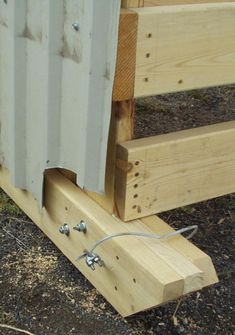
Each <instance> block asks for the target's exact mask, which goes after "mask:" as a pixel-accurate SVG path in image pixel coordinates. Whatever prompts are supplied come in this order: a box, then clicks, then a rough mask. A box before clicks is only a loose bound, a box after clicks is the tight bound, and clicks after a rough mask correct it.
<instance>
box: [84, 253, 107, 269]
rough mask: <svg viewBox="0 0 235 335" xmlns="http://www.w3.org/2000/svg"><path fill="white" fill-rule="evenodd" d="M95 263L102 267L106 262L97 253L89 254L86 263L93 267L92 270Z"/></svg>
mask: <svg viewBox="0 0 235 335" xmlns="http://www.w3.org/2000/svg"><path fill="white" fill-rule="evenodd" d="M95 264H98V265H99V266H100V267H102V266H103V265H104V262H103V261H102V259H101V258H100V256H99V255H97V254H87V255H86V265H87V266H88V267H89V268H91V270H92V271H94V270H95Z"/></svg>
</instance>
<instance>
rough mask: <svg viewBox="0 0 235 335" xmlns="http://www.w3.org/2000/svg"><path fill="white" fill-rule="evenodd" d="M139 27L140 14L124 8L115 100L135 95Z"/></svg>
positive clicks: (126, 98) (121, 21)
mask: <svg viewBox="0 0 235 335" xmlns="http://www.w3.org/2000/svg"><path fill="white" fill-rule="evenodd" d="M137 28H138V14H137V13H135V12H133V11H129V10H122V11H121V14H120V22H119V40H118V51H117V63H116V73H115V79H114V89H113V100H114V101H123V100H128V99H132V98H133V97H134V85H135V61H136V46H137Z"/></svg>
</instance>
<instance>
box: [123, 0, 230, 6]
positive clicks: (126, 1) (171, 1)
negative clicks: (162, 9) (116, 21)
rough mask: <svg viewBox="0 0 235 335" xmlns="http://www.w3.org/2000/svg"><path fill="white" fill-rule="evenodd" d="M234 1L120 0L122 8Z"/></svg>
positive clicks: (228, 0)
mask: <svg viewBox="0 0 235 335" xmlns="http://www.w3.org/2000/svg"><path fill="white" fill-rule="evenodd" d="M234 1H235V0H122V7H123V8H133V7H134V8H137V7H153V6H169V5H170V6H172V5H191V4H200V3H216V2H234Z"/></svg>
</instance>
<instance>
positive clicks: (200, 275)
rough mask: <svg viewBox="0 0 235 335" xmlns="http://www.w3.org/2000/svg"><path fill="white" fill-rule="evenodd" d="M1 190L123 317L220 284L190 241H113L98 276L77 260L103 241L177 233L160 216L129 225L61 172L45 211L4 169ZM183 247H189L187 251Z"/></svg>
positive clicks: (53, 176)
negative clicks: (80, 226) (81, 227)
mask: <svg viewBox="0 0 235 335" xmlns="http://www.w3.org/2000/svg"><path fill="white" fill-rule="evenodd" d="M0 185H1V187H2V188H3V189H4V190H5V191H6V192H7V193H8V194H9V195H10V196H11V198H12V199H13V200H14V201H15V202H16V203H17V204H18V205H19V206H20V207H21V208H22V209H23V210H24V211H25V213H26V214H27V215H29V216H30V217H31V218H32V219H33V220H34V222H35V223H36V224H37V225H38V226H39V228H40V229H42V231H43V232H44V233H45V234H46V235H47V236H48V237H49V238H50V239H51V240H52V241H53V242H54V243H55V244H56V245H57V246H58V248H60V249H61V250H62V252H63V253H64V254H65V255H66V256H67V257H68V258H69V259H70V260H71V262H72V263H73V264H74V265H75V266H76V267H77V268H78V269H79V270H80V271H81V272H82V273H83V274H84V275H85V276H86V277H87V279H88V280H89V281H90V282H91V283H92V284H93V285H94V286H95V287H96V288H97V289H98V290H99V291H100V293H101V294H103V295H104V297H105V298H106V299H107V300H108V301H109V302H110V303H111V304H112V305H113V306H114V308H116V309H117V310H118V311H119V313H121V315H123V316H128V315H131V314H134V313H136V312H138V311H141V310H144V309H147V308H150V307H153V306H156V305H159V304H161V303H163V302H166V301H169V300H172V299H175V298H178V297H180V296H182V295H183V294H186V293H189V292H192V291H194V290H198V289H201V288H202V287H204V286H205V285H209V284H213V283H215V282H217V277H216V274H215V270H214V267H213V265H212V262H211V260H210V259H209V257H208V256H206V255H205V254H204V253H203V252H202V251H200V250H199V249H197V248H196V247H195V246H193V245H192V244H191V243H190V242H188V241H186V242H184V241H185V238H184V237H182V236H178V237H174V238H172V240H171V241H167V242H166V241H152V240H149V239H148V240H146V239H140V238H135V237H132V238H129V237H123V238H119V239H113V240H111V241H109V242H107V243H106V244H103V245H101V246H100V247H99V248H98V249H97V253H98V254H99V255H100V256H101V257H102V259H103V260H104V261H105V266H104V267H102V268H99V267H98V268H97V269H96V271H95V273H94V272H93V271H91V270H90V269H89V268H88V267H87V266H86V264H85V262H84V260H83V261H80V262H78V261H77V260H76V259H77V257H78V256H79V255H80V254H81V253H83V250H84V249H86V248H88V247H90V246H91V245H92V244H94V242H95V241H97V240H98V239H100V238H102V237H104V236H106V235H109V234H113V233H118V232H128V231H129V232H130V231H136V230H140V231H144V232H155V233H157V234H163V233H167V232H169V231H171V230H172V229H171V228H170V227H169V226H168V225H167V224H166V223H164V222H162V220H160V219H159V218H157V217H155V218H153V219H152V220H150V221H148V222H146V223H145V222H144V221H143V222H142V221H140V220H137V221H134V222H132V223H130V224H125V223H123V222H122V221H121V220H119V219H117V218H116V217H114V216H112V215H109V214H108V213H107V212H106V211H105V210H103V209H102V208H101V207H100V206H99V205H97V204H96V203H95V202H94V201H93V200H91V199H90V198H89V197H88V196H87V195H86V194H85V193H84V192H83V191H82V190H81V189H79V188H78V187H76V186H75V185H74V184H73V183H72V182H70V181H69V180H68V179H67V178H65V177H64V176H63V175H62V174H60V173H59V172H58V171H56V170H49V171H47V173H46V177H45V208H44V209H43V211H42V212H40V211H39V207H38V203H37V201H36V200H35V199H34V198H33V197H32V195H31V194H30V193H29V192H26V191H22V190H19V189H16V188H14V187H12V185H11V183H10V178H9V173H8V171H7V170H6V169H3V168H0ZM80 220H84V221H86V222H87V223H88V231H87V233H86V234H81V233H78V232H77V231H75V230H73V229H72V227H73V226H74V225H76V224H77V223H78V222H80ZM65 222H66V223H67V224H69V226H70V227H71V230H70V235H69V236H65V235H61V234H60V233H59V231H58V229H59V227H60V226H61V225H62V224H64V223H65ZM151 226H153V227H151ZM158 227H159V229H158ZM179 243H182V245H183V247H182V249H181V250H179V247H178V244H179ZM201 269H203V270H201Z"/></svg>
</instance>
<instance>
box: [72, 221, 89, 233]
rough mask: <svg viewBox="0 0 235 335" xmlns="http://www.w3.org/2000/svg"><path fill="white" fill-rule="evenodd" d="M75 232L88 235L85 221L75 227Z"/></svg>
mask: <svg viewBox="0 0 235 335" xmlns="http://www.w3.org/2000/svg"><path fill="white" fill-rule="evenodd" d="M73 229H74V230H77V231H79V233H84V234H86V232H87V224H86V222H84V221H83V220H81V222H80V223H78V224H77V225H76V226H75V227H73Z"/></svg>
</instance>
